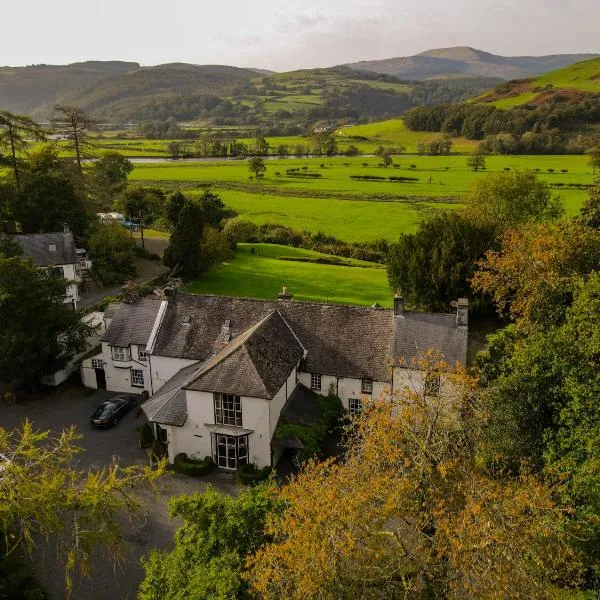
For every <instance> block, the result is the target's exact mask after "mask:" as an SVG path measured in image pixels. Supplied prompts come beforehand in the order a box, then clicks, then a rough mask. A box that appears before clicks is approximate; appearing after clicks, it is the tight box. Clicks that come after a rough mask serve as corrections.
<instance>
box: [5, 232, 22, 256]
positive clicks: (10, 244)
mask: <svg viewBox="0 0 600 600" xmlns="http://www.w3.org/2000/svg"><path fill="white" fill-rule="evenodd" d="M22 254H23V250H22V249H21V246H19V244H18V243H17V241H16V240H15V239H14V238H13V237H12V236H10V235H5V234H3V233H0V258H12V257H14V256H21V255H22Z"/></svg>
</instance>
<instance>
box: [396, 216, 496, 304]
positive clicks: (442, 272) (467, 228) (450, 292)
mask: <svg viewBox="0 0 600 600" xmlns="http://www.w3.org/2000/svg"><path fill="white" fill-rule="evenodd" d="M493 243H494V234H493V230H492V229H491V228H489V227H485V226H481V225H478V224H475V223H473V222H472V221H469V220H467V219H464V218H463V217H461V215H460V214H456V213H454V212H448V213H441V214H439V215H437V216H435V217H433V218H431V219H429V220H427V221H425V222H423V223H421V225H420V226H419V229H418V230H417V231H416V233H411V234H404V235H402V236H401V237H400V240H399V242H398V243H397V244H395V245H393V246H392V248H391V251H390V255H389V258H388V263H387V270H388V280H389V282H390V285H391V287H392V288H393V289H395V290H398V291H399V292H400V293H401V294H402V295H403V296H404V298H405V300H406V301H407V302H408V303H409V304H410V305H412V306H414V307H417V308H424V309H428V310H438V311H444V310H448V307H449V306H450V302H451V301H452V300H456V299H457V298H459V297H469V296H471V285H470V279H471V277H472V276H473V273H474V272H475V269H476V268H477V265H476V263H477V260H478V259H480V258H482V257H483V256H484V254H485V252H486V250H488V248H490V247H491V246H492V245H493ZM479 301H480V303H481V298H479Z"/></svg>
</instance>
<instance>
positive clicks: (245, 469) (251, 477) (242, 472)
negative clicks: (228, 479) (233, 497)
mask: <svg viewBox="0 0 600 600" xmlns="http://www.w3.org/2000/svg"><path fill="white" fill-rule="evenodd" d="M271 470H272V469H271V467H263V468H262V469H257V468H256V467H255V466H254V465H253V464H252V463H250V464H247V465H242V466H241V467H238V469H237V471H236V472H235V478H236V479H237V480H238V483H241V484H242V485H252V484H254V483H258V482H259V481H264V480H265V479H266V478H267V477H268V476H269V475H270V474H271Z"/></svg>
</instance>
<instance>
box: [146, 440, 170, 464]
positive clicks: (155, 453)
mask: <svg viewBox="0 0 600 600" xmlns="http://www.w3.org/2000/svg"><path fill="white" fill-rule="evenodd" d="M148 456H150V460H151V461H152V462H156V461H158V460H160V459H161V458H165V457H166V456H167V449H166V447H165V444H164V443H163V442H161V441H160V440H157V439H154V440H152V444H151V446H150V450H148Z"/></svg>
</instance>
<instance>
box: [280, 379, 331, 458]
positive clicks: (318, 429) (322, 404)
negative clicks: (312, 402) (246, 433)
mask: <svg viewBox="0 0 600 600" xmlns="http://www.w3.org/2000/svg"><path fill="white" fill-rule="evenodd" d="M317 401H318V403H319V410H320V415H319V418H318V419H317V420H316V421H313V422H312V423H303V422H299V423H298V422H294V423H286V422H280V423H279V424H278V425H277V427H276V428H275V434H274V437H276V438H278V439H283V438H291V439H297V440H300V441H301V442H302V445H303V446H304V448H303V449H302V450H300V451H299V452H298V455H297V456H298V460H299V461H301V462H304V461H307V460H308V459H310V458H313V457H316V456H318V455H319V454H320V453H321V449H322V445H323V442H324V441H325V440H326V439H327V436H328V434H329V431H330V430H331V429H332V427H334V425H335V424H336V423H337V421H338V419H339V418H340V417H341V415H342V412H343V408H342V402H341V400H340V399H339V398H338V397H337V396H336V395H335V394H334V393H333V390H329V393H328V394H327V396H319V397H318V400H317Z"/></svg>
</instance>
